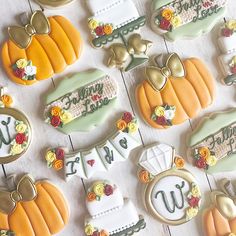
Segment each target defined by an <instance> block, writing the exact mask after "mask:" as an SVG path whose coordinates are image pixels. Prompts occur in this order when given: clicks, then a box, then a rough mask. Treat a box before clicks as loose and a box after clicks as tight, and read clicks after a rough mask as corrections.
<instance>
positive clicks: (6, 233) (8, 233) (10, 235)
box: [0, 230, 15, 236]
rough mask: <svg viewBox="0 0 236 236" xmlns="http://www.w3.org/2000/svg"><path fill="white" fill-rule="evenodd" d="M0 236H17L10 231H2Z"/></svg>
mask: <svg viewBox="0 0 236 236" xmlns="http://www.w3.org/2000/svg"><path fill="white" fill-rule="evenodd" d="M0 236H15V233H14V232H13V231H10V230H0Z"/></svg>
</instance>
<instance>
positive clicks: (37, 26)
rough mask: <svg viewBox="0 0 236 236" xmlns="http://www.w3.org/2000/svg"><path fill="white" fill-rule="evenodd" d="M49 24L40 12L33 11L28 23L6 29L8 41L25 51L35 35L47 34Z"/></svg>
mask: <svg viewBox="0 0 236 236" xmlns="http://www.w3.org/2000/svg"><path fill="white" fill-rule="evenodd" d="M49 33H50V23H49V21H48V19H47V17H46V16H45V15H44V14H43V12H42V11H35V12H34V13H33V14H32V16H31V19H30V23H29V24H27V25H25V26H24V27H21V26H10V27H8V34H9V36H10V39H11V40H12V41H13V42H14V43H15V44H16V45H17V46H18V47H20V48H22V49H26V48H27V47H28V46H29V45H30V43H31V41H32V37H33V36H34V35H35V34H49Z"/></svg>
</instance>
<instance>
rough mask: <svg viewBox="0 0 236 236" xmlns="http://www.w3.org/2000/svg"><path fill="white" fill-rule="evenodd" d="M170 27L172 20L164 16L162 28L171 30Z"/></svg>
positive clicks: (161, 23)
mask: <svg viewBox="0 0 236 236" xmlns="http://www.w3.org/2000/svg"><path fill="white" fill-rule="evenodd" d="M170 27H171V23H170V21H168V20H166V19H164V18H163V19H162V20H161V22H160V28H161V29H163V30H169V29H170Z"/></svg>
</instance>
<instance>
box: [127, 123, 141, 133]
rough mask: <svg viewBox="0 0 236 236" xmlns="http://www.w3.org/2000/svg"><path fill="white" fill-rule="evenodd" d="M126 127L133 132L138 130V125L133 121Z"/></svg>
mask: <svg viewBox="0 0 236 236" xmlns="http://www.w3.org/2000/svg"><path fill="white" fill-rule="evenodd" d="M127 127H128V129H129V132H130V133H134V132H136V131H137V130H138V125H137V124H136V123H135V122H130V123H129V124H128V126H127Z"/></svg>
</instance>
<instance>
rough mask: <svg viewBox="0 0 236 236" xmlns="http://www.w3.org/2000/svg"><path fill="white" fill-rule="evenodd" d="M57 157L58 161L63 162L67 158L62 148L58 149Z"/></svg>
mask: <svg viewBox="0 0 236 236" xmlns="http://www.w3.org/2000/svg"><path fill="white" fill-rule="evenodd" d="M56 156H57V159H58V160H63V159H64V157H65V151H64V150H63V149H62V148H57V149H56Z"/></svg>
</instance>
